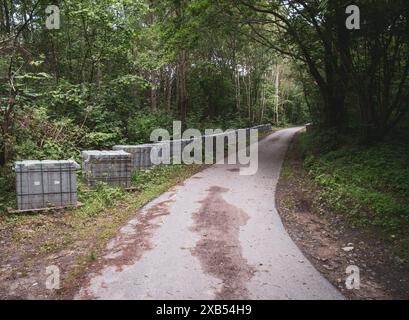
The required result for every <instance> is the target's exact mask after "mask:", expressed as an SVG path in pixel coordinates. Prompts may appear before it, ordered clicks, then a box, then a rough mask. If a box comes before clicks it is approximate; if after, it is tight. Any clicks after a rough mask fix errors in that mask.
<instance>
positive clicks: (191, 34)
mask: <svg viewBox="0 0 409 320" xmlns="http://www.w3.org/2000/svg"><path fill="white" fill-rule="evenodd" d="M50 3H54V4H56V5H58V7H59V9H60V17H61V25H60V28H59V29H51V30H50V29H47V28H46V19H47V16H48V15H47V14H46V7H47V6H48V5H50ZM349 4H351V1H346V0H331V1H328V0H324V1H289V0H274V1H264V0H263V1H260V0H258V1H252V0H229V1H224V0H219V1H216V0H197V1H188V0H158V1H157V0H134V1H132V0H98V1H97V0H81V1H79V0H65V1H48V0H1V1H0V35H1V39H0V54H1V55H0V80H1V82H0V125H1V136H0V165H1V166H2V167H3V169H2V172H3V175H2V176H3V178H2V179H6V180H7V179H9V177H8V175H9V168H10V164H11V162H12V161H14V160H15V159H28V158H37V159H45V158H50V159H61V158H69V157H77V156H78V152H79V150H81V149H85V148H100V149H101V148H105V147H110V146H112V145H113V144H118V143H141V142H147V141H148V138H149V134H150V132H151V130H152V129H154V128H157V127H163V128H170V126H171V123H172V120H173V119H178V120H181V121H182V122H183V124H184V126H185V127H197V128H200V129H203V128H205V127H221V128H229V127H233V128H234V127H245V126H248V125H251V124H258V123H266V122H270V123H273V124H274V125H277V126H286V125H289V124H304V123H306V122H313V123H314V125H315V127H316V128H317V130H318V132H320V133H323V132H324V133H325V134H324V138H323V140H324V142H325V143H326V144H327V145H331V144H334V143H335V141H338V140H337V139H338V136H340V135H349V136H351V135H353V136H354V137H357V138H358V139H357V140H358V141H362V142H365V143H370V142H372V141H374V140H378V139H380V138H382V137H384V136H386V135H387V134H388V133H390V132H391V130H392V131H393V130H397V129H396V128H399V129H400V128H405V127H407V126H406V124H407V122H408V115H407V110H408V108H409V105H408V101H409V80H408V72H409V23H408V17H409V3H408V2H407V1H406V0H394V1H387V0H379V1H372V0H361V1H356V4H357V5H359V8H360V11H361V21H360V24H361V28H360V29H359V30H348V29H347V28H346V27H345V22H346V19H347V18H348V16H349V15H348V14H347V13H346V10H345V9H346V7H347V6H348V5H349Z"/></svg>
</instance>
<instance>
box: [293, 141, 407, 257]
mask: <svg viewBox="0 0 409 320" xmlns="http://www.w3.org/2000/svg"><path fill="white" fill-rule="evenodd" d="M322 136H323V135H322V134H321V135H320V136H318V135H316V134H313V133H309V134H306V133H305V134H303V135H302V136H301V137H300V142H301V147H302V150H303V153H304V155H305V161H304V166H305V168H306V170H307V171H308V173H309V175H310V176H312V177H313V178H314V180H315V181H316V182H317V184H318V185H319V186H320V187H321V188H322V192H321V193H320V194H319V196H317V203H318V206H321V207H322V208H324V207H327V208H330V209H331V210H332V211H334V212H336V213H339V214H342V215H343V216H344V217H346V218H347V220H348V221H349V222H350V223H351V224H352V225H354V226H357V227H362V228H368V227H375V228H377V230H379V231H380V233H381V234H382V236H383V237H384V238H386V239H388V240H390V241H393V242H394V243H396V245H397V248H398V252H397V254H398V255H399V256H401V257H402V258H404V259H405V260H409V232H408V230H409V167H408V164H409V145H408V144H407V143H404V142H401V141H400V140H397V139H386V140H384V141H382V142H379V143H376V144H372V145H359V144H356V143H351V142H348V141H346V142H345V141H343V142H339V141H338V142H337V143H338V144H337V145H336V146H335V145H332V146H329V145H328V143H323V141H325V138H324V139H323V137H322ZM331 140H332V139H331ZM332 141H333V140H332ZM322 146H323V147H322Z"/></svg>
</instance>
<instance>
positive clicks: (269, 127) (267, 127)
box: [252, 124, 273, 133]
mask: <svg viewBox="0 0 409 320" xmlns="http://www.w3.org/2000/svg"><path fill="white" fill-rule="evenodd" d="M252 129H256V130H258V132H259V133H265V132H269V131H272V130H273V127H272V125H271V124H261V125H259V126H255V127H253V128H252Z"/></svg>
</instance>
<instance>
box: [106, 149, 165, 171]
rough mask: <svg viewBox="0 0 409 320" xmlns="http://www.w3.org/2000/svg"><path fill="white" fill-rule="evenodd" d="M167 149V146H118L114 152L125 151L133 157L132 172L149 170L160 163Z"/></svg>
mask: <svg viewBox="0 0 409 320" xmlns="http://www.w3.org/2000/svg"><path fill="white" fill-rule="evenodd" d="M164 148H166V144H161V143H154V144H141V145H117V146H114V147H113V148H112V149H113V150H123V151H125V152H128V153H130V154H131V155H132V171H133V172H135V171H138V170H149V169H150V168H152V167H153V166H154V165H155V163H158V159H157V158H158V157H162V153H163V152H164Z"/></svg>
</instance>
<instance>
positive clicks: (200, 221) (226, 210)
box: [191, 187, 256, 300]
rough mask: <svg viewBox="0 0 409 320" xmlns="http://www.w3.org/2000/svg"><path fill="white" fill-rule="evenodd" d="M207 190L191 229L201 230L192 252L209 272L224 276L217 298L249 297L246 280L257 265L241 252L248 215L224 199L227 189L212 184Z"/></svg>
mask: <svg viewBox="0 0 409 320" xmlns="http://www.w3.org/2000/svg"><path fill="white" fill-rule="evenodd" d="M207 191H208V192H209V194H208V196H207V197H206V198H205V199H204V200H203V201H201V202H200V203H201V204H202V206H201V207H200V209H199V211H198V212H196V213H195V214H194V215H193V219H194V222H195V226H194V227H193V228H192V230H193V231H194V232H196V233H198V234H200V237H201V239H200V240H199V241H198V242H197V243H196V246H195V247H194V248H193V249H191V252H192V254H193V255H194V256H195V257H197V258H198V259H199V260H200V263H201V265H202V268H203V270H204V271H205V272H206V273H208V274H210V275H212V276H214V277H216V278H219V279H220V280H222V282H223V284H222V287H221V289H220V290H218V291H217V292H216V296H215V298H216V299H220V300H235V299H248V290H247V288H246V283H247V282H248V281H249V280H250V279H251V278H252V277H253V276H254V273H255V271H256V269H255V268H254V267H253V266H251V265H249V264H248V262H247V260H246V259H245V258H244V257H243V255H242V248H241V244H240V240H239V232H240V227H241V226H244V225H246V224H247V221H248V219H249V217H248V215H247V214H246V212H244V211H243V210H241V209H240V208H237V207H235V206H234V205H232V204H229V203H228V202H226V201H225V200H224V199H223V196H222V194H223V193H225V192H227V191H228V189H224V188H220V187H211V188H210V189H208V190H207Z"/></svg>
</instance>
